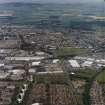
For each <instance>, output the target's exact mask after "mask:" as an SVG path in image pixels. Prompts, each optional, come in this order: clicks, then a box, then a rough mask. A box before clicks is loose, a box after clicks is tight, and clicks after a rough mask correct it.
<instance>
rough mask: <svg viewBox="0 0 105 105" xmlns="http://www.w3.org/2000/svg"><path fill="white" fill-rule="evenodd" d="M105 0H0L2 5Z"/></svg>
mask: <svg viewBox="0 0 105 105" xmlns="http://www.w3.org/2000/svg"><path fill="white" fill-rule="evenodd" d="M102 1H104V0H0V3H7V2H55V3H71V2H75V3H76V2H83V3H87V2H90V3H91V2H93V3H96V2H102Z"/></svg>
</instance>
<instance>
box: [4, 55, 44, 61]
mask: <svg viewBox="0 0 105 105" xmlns="http://www.w3.org/2000/svg"><path fill="white" fill-rule="evenodd" d="M5 59H6V60H19V61H21V60H22V61H29V60H42V59H44V57H40V56H34V57H6V58H5Z"/></svg>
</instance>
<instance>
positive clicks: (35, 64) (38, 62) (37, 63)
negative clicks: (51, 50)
mask: <svg viewBox="0 0 105 105" xmlns="http://www.w3.org/2000/svg"><path fill="white" fill-rule="evenodd" d="M40 63H41V62H40V61H36V62H32V66H38V65H39V64H40Z"/></svg>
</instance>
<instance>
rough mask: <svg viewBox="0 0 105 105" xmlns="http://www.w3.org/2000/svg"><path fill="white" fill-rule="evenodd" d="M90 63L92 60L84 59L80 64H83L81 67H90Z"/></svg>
mask: <svg viewBox="0 0 105 105" xmlns="http://www.w3.org/2000/svg"><path fill="white" fill-rule="evenodd" d="M92 64H93V62H92V61H85V62H84V63H83V64H82V66H83V67H90V66H92Z"/></svg>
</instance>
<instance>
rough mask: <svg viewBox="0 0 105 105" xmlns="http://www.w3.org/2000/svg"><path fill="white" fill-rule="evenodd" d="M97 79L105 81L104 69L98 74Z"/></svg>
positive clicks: (101, 81)
mask: <svg viewBox="0 0 105 105" xmlns="http://www.w3.org/2000/svg"><path fill="white" fill-rule="evenodd" d="M97 81H99V82H100V83H105V70H104V71H102V72H101V73H100V74H99V75H98V76H97Z"/></svg>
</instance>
